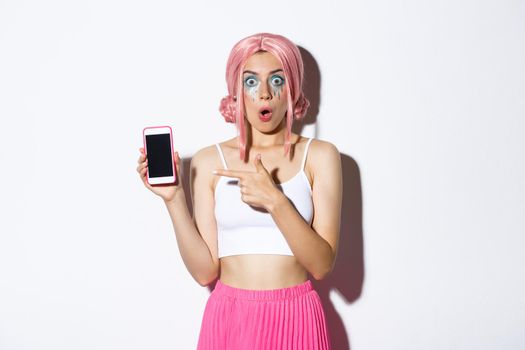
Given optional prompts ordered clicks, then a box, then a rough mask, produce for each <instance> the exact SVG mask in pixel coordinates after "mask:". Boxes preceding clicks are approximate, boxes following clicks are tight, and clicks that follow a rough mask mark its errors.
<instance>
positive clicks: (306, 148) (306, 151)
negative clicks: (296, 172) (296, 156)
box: [301, 138, 313, 170]
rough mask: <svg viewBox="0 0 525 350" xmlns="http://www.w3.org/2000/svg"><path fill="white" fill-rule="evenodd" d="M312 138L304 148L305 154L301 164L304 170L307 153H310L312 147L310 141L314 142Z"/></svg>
mask: <svg viewBox="0 0 525 350" xmlns="http://www.w3.org/2000/svg"><path fill="white" fill-rule="evenodd" d="M312 140H313V138H311V139H310V140H308V142H307V143H306V147H305V148H304V155H303V162H302V164H301V170H303V169H304V166H305V165H306V155H307V154H308V148H309V147H310V142H312Z"/></svg>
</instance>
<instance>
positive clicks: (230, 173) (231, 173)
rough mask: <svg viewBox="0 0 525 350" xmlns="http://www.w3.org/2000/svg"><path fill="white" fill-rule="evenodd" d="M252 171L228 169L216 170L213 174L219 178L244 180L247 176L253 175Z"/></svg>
mask: <svg viewBox="0 0 525 350" xmlns="http://www.w3.org/2000/svg"><path fill="white" fill-rule="evenodd" d="M252 173H253V172H251V171H244V170H228V169H215V170H214V171H213V174H215V175H219V176H227V177H235V178H238V179H243V178H244V177H245V176H246V175H248V174H252Z"/></svg>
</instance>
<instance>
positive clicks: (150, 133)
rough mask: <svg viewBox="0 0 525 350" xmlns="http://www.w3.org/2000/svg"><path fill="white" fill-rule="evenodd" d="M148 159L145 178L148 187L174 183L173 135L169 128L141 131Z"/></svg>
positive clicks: (146, 128) (152, 128) (161, 127)
mask: <svg viewBox="0 0 525 350" xmlns="http://www.w3.org/2000/svg"><path fill="white" fill-rule="evenodd" d="M142 134H143V137H144V151H145V152H146V158H147V159H148V168H147V172H146V178H147V180H148V183H149V184H150V185H160V184H171V183H175V181H176V179H177V174H176V171H175V164H174V161H173V133H172V131H171V127H169V126H148V127H145V128H144V130H143V131H142Z"/></svg>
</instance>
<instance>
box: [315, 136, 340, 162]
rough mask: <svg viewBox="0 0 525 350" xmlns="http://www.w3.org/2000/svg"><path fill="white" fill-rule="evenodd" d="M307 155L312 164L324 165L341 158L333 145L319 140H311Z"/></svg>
mask: <svg viewBox="0 0 525 350" xmlns="http://www.w3.org/2000/svg"><path fill="white" fill-rule="evenodd" d="M308 154H309V158H310V160H311V161H312V162H311V163H313V164H326V163H327V162H334V161H336V160H338V159H340V157H341V155H340V153H339V150H338V149H337V147H336V146H335V145H334V144H333V143H331V142H329V141H324V140H320V139H314V140H312V142H311V144H310V149H309V151H308ZM316 168H317V167H316Z"/></svg>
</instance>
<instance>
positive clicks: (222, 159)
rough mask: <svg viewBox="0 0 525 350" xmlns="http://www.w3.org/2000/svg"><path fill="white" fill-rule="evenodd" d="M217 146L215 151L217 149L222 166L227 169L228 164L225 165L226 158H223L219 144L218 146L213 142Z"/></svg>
mask: <svg viewBox="0 0 525 350" xmlns="http://www.w3.org/2000/svg"><path fill="white" fill-rule="evenodd" d="M215 146H217V151H219V155H220V157H221V161H222V165H223V166H224V169H226V170H227V169H228V166H227V165H226V160H225V159H224V154H223V153H222V149H221V146H219V144H218V143H216V144H215Z"/></svg>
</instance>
